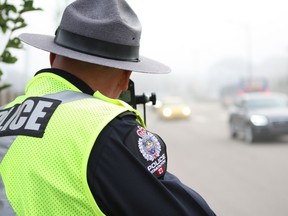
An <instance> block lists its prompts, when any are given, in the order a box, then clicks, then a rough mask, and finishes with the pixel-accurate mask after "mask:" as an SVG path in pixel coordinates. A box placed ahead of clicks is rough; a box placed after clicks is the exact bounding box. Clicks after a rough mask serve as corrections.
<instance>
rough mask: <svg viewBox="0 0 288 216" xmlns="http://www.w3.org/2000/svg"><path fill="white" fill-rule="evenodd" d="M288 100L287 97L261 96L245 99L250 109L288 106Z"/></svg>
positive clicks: (246, 105)
mask: <svg viewBox="0 0 288 216" xmlns="http://www.w3.org/2000/svg"><path fill="white" fill-rule="evenodd" d="M287 105H288V101H287V99H286V98H280V97H279V98H259V99H253V100H247V101H245V107H246V108H248V109H263V108H284V107H287Z"/></svg>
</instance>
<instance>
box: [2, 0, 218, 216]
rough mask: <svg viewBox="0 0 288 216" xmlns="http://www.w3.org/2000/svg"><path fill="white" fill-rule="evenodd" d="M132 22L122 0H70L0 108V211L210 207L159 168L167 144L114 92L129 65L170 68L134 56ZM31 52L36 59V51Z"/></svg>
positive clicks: (203, 211)
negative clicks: (19, 89)
mask: <svg viewBox="0 0 288 216" xmlns="http://www.w3.org/2000/svg"><path fill="white" fill-rule="evenodd" d="M140 35H141V24H140V22H139V20H138V18H137V16H136V14H135V13H134V12H133V10H132V9H131V8H130V7H129V5H128V4H127V3H126V2H125V1H124V0H110V1H107V0H78V1H75V2H73V3H72V4H70V5H69V6H68V7H67V8H66V9H65V11H64V13H63V16H62V20H61V23H60V26H59V28H58V29H57V31H56V35H55V37H52V36H47V35H41V34H22V35H21V36H20V38H21V40H22V41H24V42H25V43H27V44H30V45H32V46H34V47H36V48H39V49H42V50H45V51H48V52H50V63H51V68H47V69H43V70H40V71H39V72H37V73H36V75H35V76H34V77H33V79H32V80H31V81H30V82H29V83H28V85H27V87H26V91H25V95H23V96H20V97H18V98H16V99H15V100H14V101H13V102H11V103H9V104H8V105H5V106H4V107H1V108H0V162H1V164H0V173H1V179H0V183H1V185H2V186H1V188H0V189H1V193H0V196H1V197H0V212H1V214H2V215H5V216H6V215H15V214H16V215H29V216H34V215H61V216H62V215H69V216H70V215H77V216H79V215H85V216H88V215H117V216H118V215H128V216H130V215H132V216H135V215H137V216H138V215H157V216H158V215H163V216H164V215H165V216H166V215H172V216H174V215H175V216H176V215H177V216H178V215H181V216H185V215H214V213H213V211H212V210H211V209H210V207H209V206H208V205H207V203H206V202H205V201H204V199H203V198H202V197H201V196H200V195H199V194H197V193H196V192H195V191H193V190H192V189H191V188H189V187H187V186H185V185H184V184H182V183H181V182H180V181H179V180H178V179H177V178H176V177H175V176H174V175H172V174H171V173H169V172H168V171H167V153H166V145H165V143H164V142H163V140H162V139H161V138H160V137H159V136H158V135H157V134H154V133H152V132H150V131H149V130H147V129H146V126H145V123H144V122H143V119H142V117H141V116H140V115H139V113H138V112H137V111H136V110H135V109H133V108H132V107H131V106H129V105H128V104H126V103H125V102H123V101H121V100H118V99H117V98H118V97H119V95H120V93H121V92H122V91H124V90H126V89H127V86H128V83H129V78H130V75H131V72H132V71H137V72H142V73H156V74H160V73H169V72H170V69H169V68H168V67H167V66H165V65H163V64H161V63H159V62H156V61H154V60H151V59H148V58H145V57H142V56H139V44H140V43H139V42H140ZM35 61H37V59H35Z"/></svg>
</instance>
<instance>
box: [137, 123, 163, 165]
mask: <svg viewBox="0 0 288 216" xmlns="http://www.w3.org/2000/svg"><path fill="white" fill-rule="evenodd" d="M137 134H138V136H140V138H139V140H138V147H139V150H140V152H141V153H142V155H143V157H144V158H145V159H146V160H147V161H154V160H155V159H156V158H157V157H159V156H160V152H161V144H160V143H159V141H158V139H157V138H156V137H155V136H154V135H153V134H152V133H150V132H149V131H147V130H145V129H144V128H142V127H140V126H139V127H138V130H137Z"/></svg>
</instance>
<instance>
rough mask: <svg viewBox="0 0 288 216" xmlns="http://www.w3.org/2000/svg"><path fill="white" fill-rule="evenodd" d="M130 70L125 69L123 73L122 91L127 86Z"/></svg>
mask: <svg viewBox="0 0 288 216" xmlns="http://www.w3.org/2000/svg"><path fill="white" fill-rule="evenodd" d="M131 73H132V71H128V70H125V71H124V73H123V89H122V90H123V91H126V90H127V89H128V86H129V79H130V76H131Z"/></svg>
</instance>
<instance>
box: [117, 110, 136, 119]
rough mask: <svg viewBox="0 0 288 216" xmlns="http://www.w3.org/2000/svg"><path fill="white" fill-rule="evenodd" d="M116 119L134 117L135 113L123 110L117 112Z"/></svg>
mask: <svg viewBox="0 0 288 216" xmlns="http://www.w3.org/2000/svg"><path fill="white" fill-rule="evenodd" d="M116 118H117V119H120V120H124V119H127V120H128V119H134V120H135V119H136V114H135V113H133V112H131V111H126V112H123V113H121V114H119V115H118V116H117V117H116Z"/></svg>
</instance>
